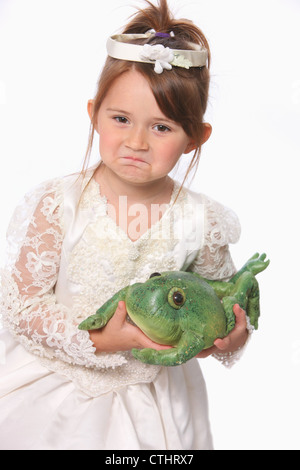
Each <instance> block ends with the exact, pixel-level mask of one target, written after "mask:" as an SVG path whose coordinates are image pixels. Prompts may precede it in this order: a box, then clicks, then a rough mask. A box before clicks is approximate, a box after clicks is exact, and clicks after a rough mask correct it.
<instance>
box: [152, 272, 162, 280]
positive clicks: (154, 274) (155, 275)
mask: <svg viewBox="0 0 300 470" xmlns="http://www.w3.org/2000/svg"><path fill="white" fill-rule="evenodd" d="M157 276H161V274H160V273H153V274H151V276H150V279H151V278H152V277H157Z"/></svg>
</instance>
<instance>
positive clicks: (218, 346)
mask: <svg viewBox="0 0 300 470" xmlns="http://www.w3.org/2000/svg"><path fill="white" fill-rule="evenodd" d="M233 313H234V314H235V317H236V324H235V327H234V329H233V330H232V331H231V332H230V333H229V335H228V336H226V337H225V338H223V339H216V341H215V342H214V346H212V347H211V348H209V349H205V350H204V351H202V352H201V353H199V354H197V356H196V357H197V358H200V359H203V358H205V357H208V356H210V355H211V354H218V353H229V352H234V351H237V350H238V349H239V348H241V347H242V346H244V344H245V343H246V341H247V338H248V335H249V333H248V330H247V320H246V312H245V311H244V310H243V309H242V308H241V307H240V306H239V305H238V304H236V305H235V306H234V307H233Z"/></svg>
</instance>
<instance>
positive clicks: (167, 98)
mask: <svg viewBox="0 0 300 470" xmlns="http://www.w3.org/2000/svg"><path fill="white" fill-rule="evenodd" d="M145 1H146V2H147V4H148V7H147V8H145V9H140V10H139V11H138V12H137V13H136V14H135V15H134V17H133V19H132V20H131V21H130V22H129V24H128V25H127V26H126V27H125V29H124V30H123V33H124V34H143V33H146V32H147V31H149V30H150V29H155V30H156V31H158V32H161V33H170V32H172V31H173V32H174V37H170V38H168V37H167V38H161V37H151V38H150V39H147V40H140V39H139V40H133V41H131V42H132V43H134V44H145V43H148V44H163V45H164V46H165V47H170V48H171V49H192V47H191V45H190V44H189V43H191V42H192V43H195V44H197V45H199V44H200V45H202V46H203V47H205V48H206V49H207V51H208V65H207V67H201V68H200V67H192V68H190V69H184V68H180V67H173V68H172V70H170V71H164V72H163V73H162V74H161V75H158V74H157V73H155V72H154V67H153V65H151V64H145V63H139V62H129V61H125V60H119V59H113V58H111V57H108V58H107V60H106V63H105V65H104V68H103V71H102V73H101V76H100V79H99V82H98V89H97V93H96V96H95V98H94V109H93V116H92V120H91V129H90V136H89V143H88V148H87V152H86V156H85V161H84V166H83V170H82V173H83V174H84V173H85V172H86V169H87V167H88V162H89V157H90V153H91V150H92V145H93V139H94V132H95V121H96V117H97V114H98V111H99V109H100V106H101V104H102V102H103V100H104V98H105V96H106V94H107V92H108V90H109V89H110V87H111V85H112V84H113V82H114V80H116V79H117V78H118V77H119V76H120V75H121V74H123V73H125V72H128V71H130V70H132V69H135V70H137V71H138V72H140V73H141V74H142V75H143V77H144V78H146V80H147V81H148V83H149V86H150V87H151V89H152V92H153V95H154V97H155V99H156V101H157V104H158V106H159V108H160V109H161V111H162V112H163V114H165V116H167V117H168V118H169V119H171V120H172V121H175V122H177V123H179V124H180V125H181V126H182V128H183V129H184V131H185V132H186V134H187V135H188V136H189V137H190V138H192V139H193V141H194V142H195V143H196V145H197V149H196V150H195V153H194V155H193V158H192V160H191V163H190V165H189V168H188V170H187V173H186V175H185V178H184V181H183V184H184V182H185V181H186V178H187V176H188V174H189V173H190V171H191V170H192V169H193V168H195V169H196V168H197V166H198V163H199V159H200V152H201V139H202V135H203V116H204V114H205V111H206V107H207V101H208V90H209V81H210V75H209V65H210V50H209V45H208V42H207V40H206V38H205V36H204V35H203V33H202V31H201V30H200V29H199V28H198V27H197V26H195V25H194V24H193V23H192V22H191V21H189V20H186V19H179V20H176V19H174V18H173V16H172V14H171V12H170V10H169V7H168V3H167V0H159V1H158V6H157V7H156V6H154V5H153V4H152V3H151V2H150V1H149V0H145ZM95 171H96V170H95Z"/></svg>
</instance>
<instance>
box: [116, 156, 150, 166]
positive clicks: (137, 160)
mask: <svg viewBox="0 0 300 470" xmlns="http://www.w3.org/2000/svg"><path fill="white" fill-rule="evenodd" d="M122 159H123V160H124V161H125V162H128V163H129V164H130V163H137V164H142V165H149V163H148V162H146V161H145V160H143V159H142V158H137V157H131V156H129V157H122Z"/></svg>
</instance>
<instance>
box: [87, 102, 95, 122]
mask: <svg viewBox="0 0 300 470" xmlns="http://www.w3.org/2000/svg"><path fill="white" fill-rule="evenodd" d="M94 104H95V101H94V100H89V101H88V104H87V111H88V114H89V116H90V120H92V119H93V115H94Z"/></svg>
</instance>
